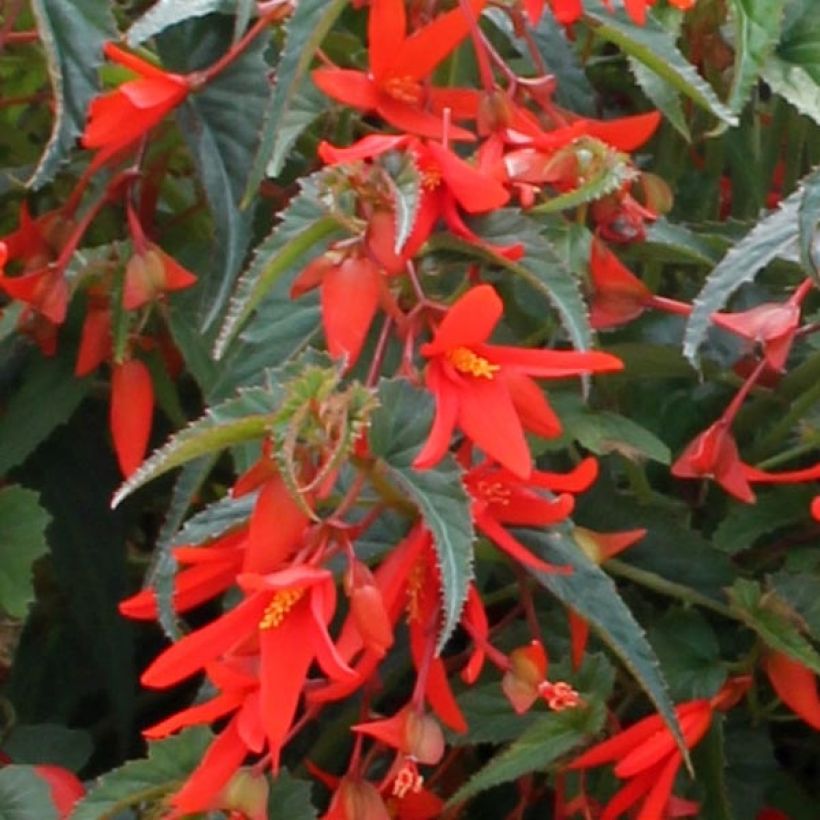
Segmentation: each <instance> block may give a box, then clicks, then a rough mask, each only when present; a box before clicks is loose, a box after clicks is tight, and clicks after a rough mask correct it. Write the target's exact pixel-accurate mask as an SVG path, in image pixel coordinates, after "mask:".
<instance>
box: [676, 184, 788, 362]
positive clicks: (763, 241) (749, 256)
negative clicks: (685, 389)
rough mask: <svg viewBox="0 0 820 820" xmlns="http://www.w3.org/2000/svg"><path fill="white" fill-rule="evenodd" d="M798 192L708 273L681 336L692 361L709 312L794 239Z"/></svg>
mask: <svg viewBox="0 0 820 820" xmlns="http://www.w3.org/2000/svg"><path fill="white" fill-rule="evenodd" d="M802 195H803V191H802V189H798V190H797V191H795V192H794V193H793V194H792V195H791V196H790V197H788V199H786V200H784V201H783V202H782V204H781V205H780V207H779V208H778V209H777V210H776V211H774V212H773V213H771V214H769V215H768V216H765V217H764V218H763V219H762V220H760V222H758V223H757V224H756V225H755V226H754V228H752V230H751V231H749V233H747V234H746V236H744V237H743V239H741V240H740V241H739V242H738V243H737V244H735V245H734V246H733V247H732V248H730V249H729V251H728V252H727V253H726V255H725V256H724V257H723V259H721V260H720V262H719V263H718V265H717V266H716V267H715V269H714V270H713V271H712V272H711V273H710V274H709V278H708V279H707V280H706V284H705V285H704V286H703V288H702V289H701V291H700V293H699V294H698V296H697V298H696V299H695V301H694V309H693V310H692V314H691V316H690V317H689V319H688V320H687V323H686V332H685V334H684V339H683V353H684V355H685V356H686V358H687V359H689V361H690V362H692V363H693V364H694V363H695V361H696V357H697V353H698V349H699V348H700V346H701V344H703V341H704V339H705V338H706V334H707V333H708V331H709V328H710V326H711V321H710V317H711V316H712V314H713V313H714V312H715V311H717V310H720V309H721V308H722V307H723V306H724V305H725V304H726V302H727V301H728V300H729V298H730V297H731V295H732V294H733V293H734V292H735V291H736V290H737V289H738V288H739V287H740V286H741V285H743V284H745V283H746V282H751V281H752V280H753V279H754V277H755V275H756V274H757V272H758V271H759V270H760V269H761V268H763V267H764V266H765V265H767V264H768V263H769V262H771V261H772V260H773V259H774V258H775V257H777V256H778V254H780V253H781V252H782V251H783V250H785V249H786V248H787V247H789V246H790V245H792V244H793V243H794V242H795V240H796V239H797V236H798V223H797V214H798V207H799V205H800V201H801V199H802Z"/></svg>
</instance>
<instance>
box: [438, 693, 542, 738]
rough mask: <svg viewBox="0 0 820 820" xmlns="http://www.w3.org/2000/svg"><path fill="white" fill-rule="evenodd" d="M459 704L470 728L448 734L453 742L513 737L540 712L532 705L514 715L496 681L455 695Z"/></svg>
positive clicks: (525, 727) (536, 717) (527, 725)
mask: <svg viewBox="0 0 820 820" xmlns="http://www.w3.org/2000/svg"><path fill="white" fill-rule="evenodd" d="M458 705H459V706H460V707H461V711H462V712H463V713H464V718H465V720H466V721H467V725H468V727H469V728H468V730H467V732H466V733H463V734H457V733H453V734H452V735H451V736H450V738H449V739H450V741H451V742H452V743H453V745H455V746H466V745H472V744H474V743H506V742H508V741H510V740H515V739H516V738H517V737H519V736H520V735H521V733H522V732H524V731H526V730H527V729H528V728H529V727H530V726H532V724H533V723H534V722H535V721H537V720H538V718H539V717H540V716H541V714H543V713H541V712H539V711H536V709H535V708H533V709H530V710H529V711H528V712H525V713H524V714H523V715H517V714H516V713H515V712H514V711H513V708H512V706H511V705H510V702H509V700H507V698H506V696H505V695H504V692H503V691H502V690H501V684H500V682H499V681H493V683H488V684H485V685H483V686H471V687H469V688H468V689H466V690H465V691H464V692H462V693H461V694H460V695H459V696H458Z"/></svg>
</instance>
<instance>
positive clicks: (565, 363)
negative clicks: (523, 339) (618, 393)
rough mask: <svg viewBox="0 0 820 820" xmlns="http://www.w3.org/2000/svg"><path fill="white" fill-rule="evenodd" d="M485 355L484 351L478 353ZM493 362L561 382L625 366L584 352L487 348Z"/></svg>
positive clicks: (613, 358) (608, 356)
mask: <svg viewBox="0 0 820 820" xmlns="http://www.w3.org/2000/svg"><path fill="white" fill-rule="evenodd" d="M476 352H478V353H482V351H476ZM486 353H487V358H488V359H490V361H492V362H494V363H496V364H501V365H507V366H510V367H515V368H517V369H519V370H520V371H521V372H523V373H526V374H527V375H529V376H535V377H537V378H543V379H549V378H551V379H561V378H566V377H567V376H579V375H581V374H583V373H613V372H616V371H618V370H623V369H624V363H623V362H622V361H621V360H620V359H619V358H618V357H617V356H613V355H612V354H611V353H601V352H599V351H582V350H533V349H531V348H526V347H509V346H507V345H487V346H486Z"/></svg>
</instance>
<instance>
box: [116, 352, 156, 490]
mask: <svg viewBox="0 0 820 820" xmlns="http://www.w3.org/2000/svg"><path fill="white" fill-rule="evenodd" d="M153 415H154V386H153V383H152V381H151V374H150V373H149V372H148V368H147V367H146V366H145V365H144V364H143V363H142V362H141V361H140V360H139V359H128V360H127V361H124V362H119V363H118V364H115V365H114V367H113V369H112V371H111V404H110V407H109V423H110V427H111V437H112V439H113V440H114V452H115V453H116V455H117V462H118V463H119V465H120V470H121V472H122V474H123V476H125V478H128V476H130V475H131V474H132V473H133V472H135V471H136V469H137V467H139V466H140V464H141V463H142V460H143V458H145V451H146V450H147V449H148V439H149V437H150V435H151V423H152V420H153Z"/></svg>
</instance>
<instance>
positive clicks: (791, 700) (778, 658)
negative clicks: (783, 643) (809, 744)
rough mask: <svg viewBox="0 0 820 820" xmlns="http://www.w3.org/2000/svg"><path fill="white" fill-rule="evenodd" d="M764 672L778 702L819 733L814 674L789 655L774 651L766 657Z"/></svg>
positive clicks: (819, 709) (819, 712) (819, 706)
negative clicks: (781, 702) (780, 701)
mask: <svg viewBox="0 0 820 820" xmlns="http://www.w3.org/2000/svg"><path fill="white" fill-rule="evenodd" d="M763 668H764V669H765V670H766V674H767V675H768V676H769V680H770V681H771V684H772V687H773V688H774V691H775V692H777V696H778V697H779V698H780V700H782V701H783V703H785V704H786V706H788V707H789V709H791V710H792V711H793V712H794V713H795V714H796V715H799V716H800V717H801V718H802V719H803V720H804V721H805V722H806V723H808V724H809V726H811V727H812V728H813V729H816V730H817V731H820V697H818V695H817V680H816V678H815V675H814V672H812V671H811V669H809V668H808V667H806V666H804V665H803V664H802V663H800V662H799V661H796V660H794V659H793V658H790V657H789V656H788V655H785V654H784V653H782V652H773V651H769V652H767V653H766V656H765V657H764V659H763Z"/></svg>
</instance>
